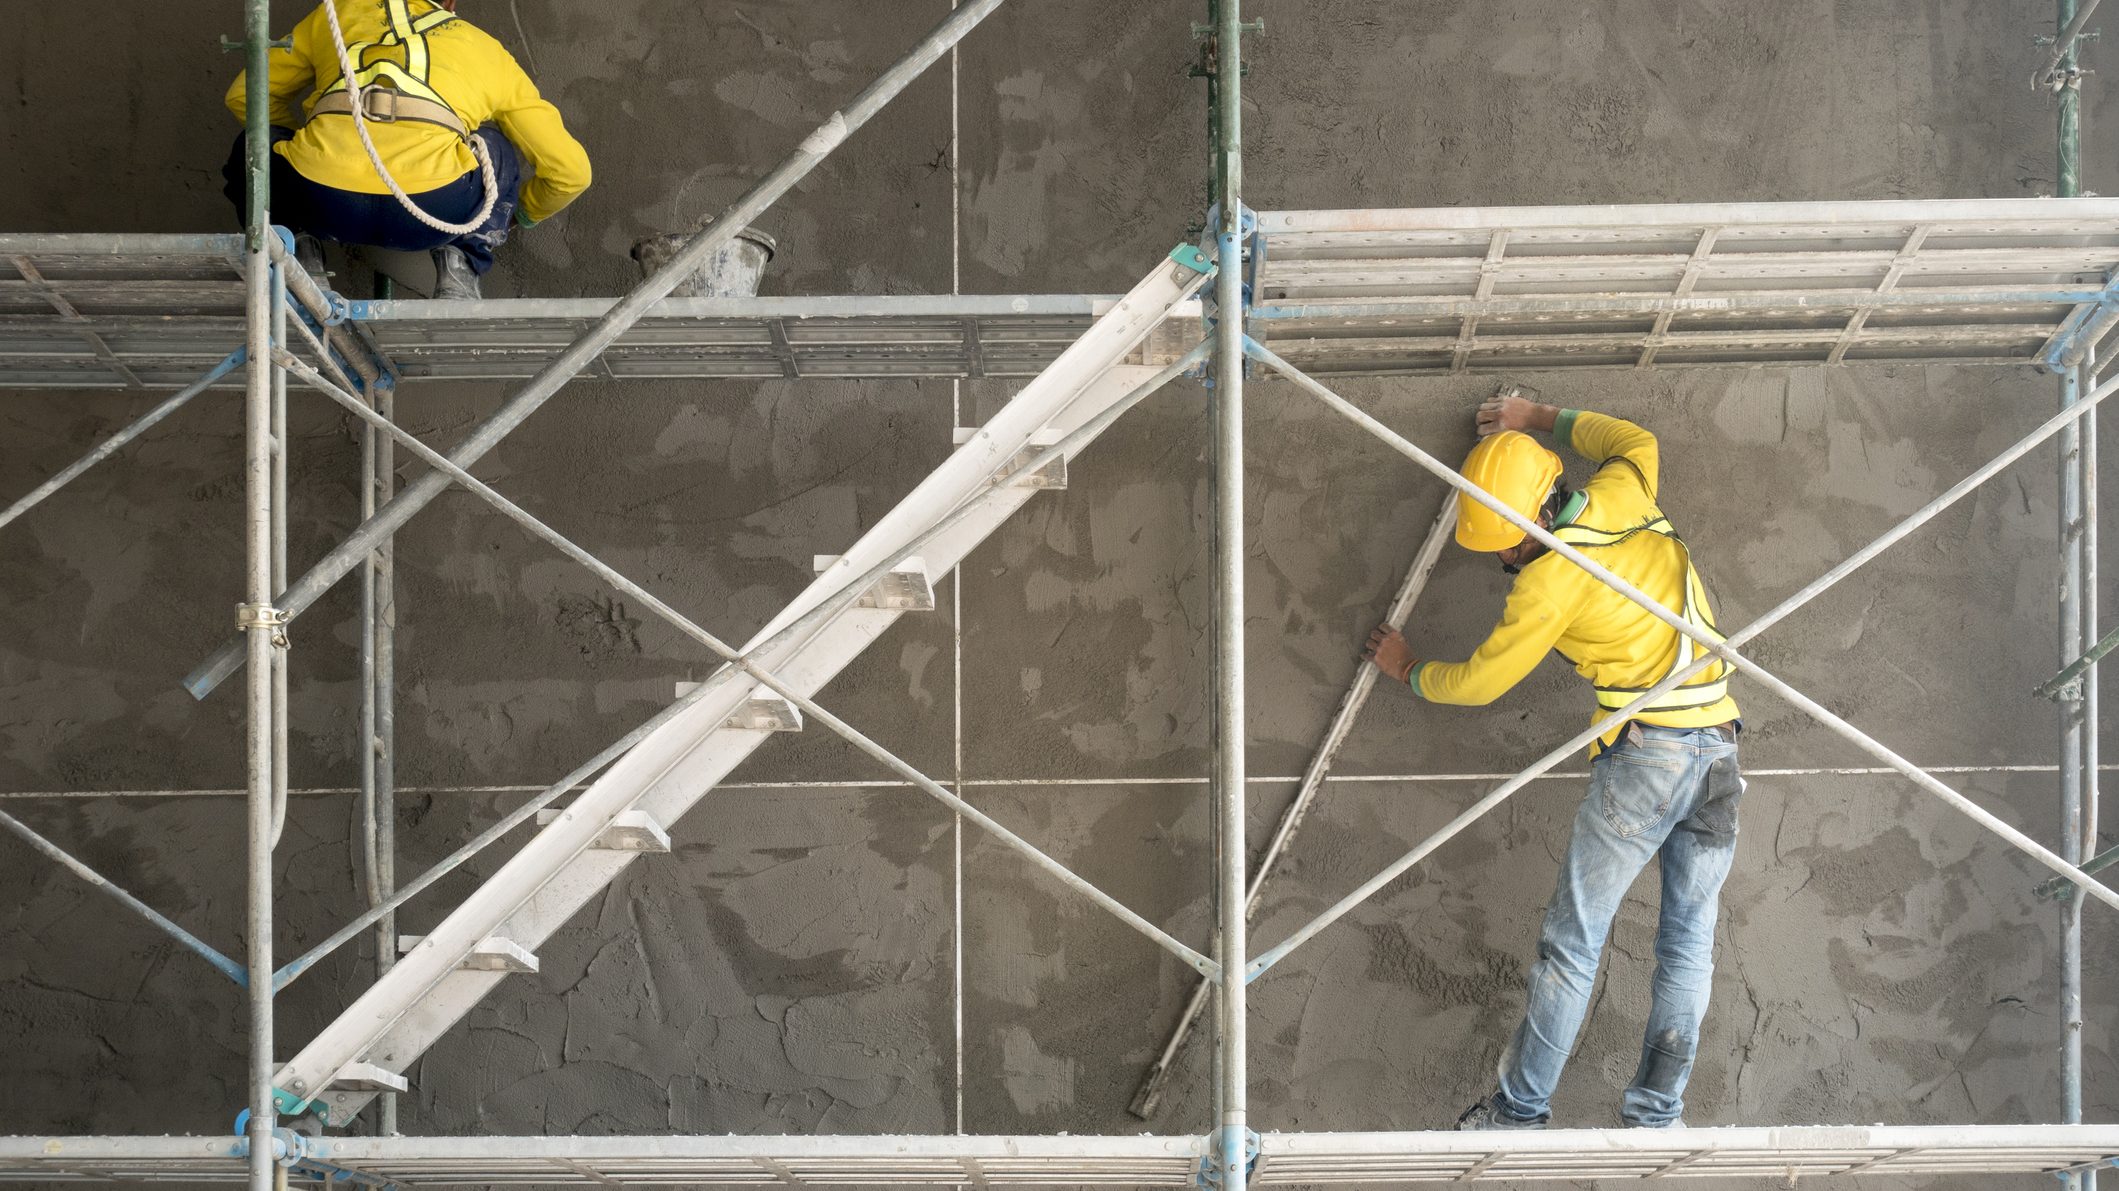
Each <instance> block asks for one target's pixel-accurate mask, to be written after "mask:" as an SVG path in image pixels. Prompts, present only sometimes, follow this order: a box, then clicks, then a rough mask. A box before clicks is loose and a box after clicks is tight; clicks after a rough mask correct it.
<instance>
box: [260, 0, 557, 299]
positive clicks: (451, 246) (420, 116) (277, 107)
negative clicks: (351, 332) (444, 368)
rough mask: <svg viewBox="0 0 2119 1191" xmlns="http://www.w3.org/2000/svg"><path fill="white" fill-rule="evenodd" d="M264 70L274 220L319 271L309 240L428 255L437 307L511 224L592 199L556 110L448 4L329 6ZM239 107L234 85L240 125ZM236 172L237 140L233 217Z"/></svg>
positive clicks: (349, 2)
mask: <svg viewBox="0 0 2119 1191" xmlns="http://www.w3.org/2000/svg"><path fill="white" fill-rule="evenodd" d="M268 60H269V64H270V67H271V79H270V82H269V84H268V89H269V90H270V92H271V95H272V114H271V121H272V141H273V144H272V162H271V166H272V173H271V186H272V189H271V210H272V218H273V221H274V222H275V223H279V224H283V225H285V226H287V227H289V228H291V229H293V230H294V231H295V232H296V233H297V246H298V248H299V249H300V250H301V255H302V256H303V258H304V263H305V264H306V265H308V266H309V267H311V268H312V269H315V268H319V267H320V266H321V262H322V252H321V247H320V246H319V245H318V244H317V243H316V240H317V239H323V240H336V241H339V242H341V243H346V244H366V245H372V246H375V247H379V248H391V249H398V250H400V251H409V252H418V251H430V252H432V254H433V257H434V265H435V274H436V287H435V290H434V295H433V296H435V297H437V298H476V297H478V296H479V289H478V278H479V277H480V276H481V275H483V274H484V273H485V271H486V270H487V269H488V268H490V267H492V264H493V250H494V249H495V248H496V247H498V246H499V245H500V243H501V242H502V241H504V240H506V239H507V237H508V230H509V227H510V225H511V224H515V225H520V226H523V227H529V226H532V225H534V224H536V223H538V222H540V221H542V220H546V219H550V218H551V217H552V216H553V215H556V214H558V213H559V212H560V210H562V209H563V208H565V206H566V205H567V204H568V203H570V202H572V201H574V198H575V196H577V195H579V194H580V193H581V192H582V191H584V190H586V189H588V185H589V155H588V153H587V151H585V150H584V149H583V148H582V147H581V143H580V142H578V141H576V140H575V139H574V138H573V137H572V136H571V135H569V134H568V132H567V129H566V124H565V122H564V121H562V120H561V119H560V117H559V109H557V108H555V107H553V106H552V105H551V104H550V103H549V102H547V101H546V100H545V99H544V98H543V97H542V96H541V95H539V94H538V92H537V86H536V84H534V83H532V82H531V81H530V78H529V76H528V75H526V74H524V73H523V70H522V67H520V66H518V65H516V64H515V59H514V58H513V57H511V56H510V55H509V54H508V51H507V50H506V49H504V48H502V46H501V44H500V43H499V42H498V41H495V40H494V39H493V38H492V36H490V35H489V34H487V33H485V32H484V31H483V30H480V29H479V28H477V27H476V26H474V25H472V24H471V23H470V22H469V21H467V20H464V19H463V18H462V17H459V16H457V15H456V0H325V3H324V4H323V5H319V6H318V7H317V8H316V9H315V10H314V11H313V12H311V13H310V14H309V15H308V16H307V17H305V18H303V19H302V21H301V23H300V24H298V25H296V26H295V27H294V34H293V36H292V37H291V38H290V39H289V41H288V44H287V45H285V46H277V45H276V46H274V47H273V48H272V49H271V50H270V52H269V55H268ZM341 62H347V63H350V64H351V65H352V67H353V71H352V77H351V80H350V85H349V80H348V78H347V72H346V71H345V70H343V69H342V67H341ZM305 92H309V93H310V94H309V97H308V99H307V101H306V102H302V96H303V94H304V93H305ZM244 99H245V80H244V78H243V77H242V76H237V78H236V80H235V83H234V85H233V86H231V87H229V88H228V97H227V102H228V110H230V111H232V112H234V113H235V116H236V119H238V120H240V119H242V118H243V116H244V110H245V102H244ZM297 126H299V127H297ZM363 133H365V134H366V137H365V142H364V138H363ZM371 145H372V147H373V154H372V156H371V153H370V146H371ZM488 165H490V167H491V170H490V175H489V173H488V169H487V167H488ZM243 166H244V161H243V140H242V138H241V137H240V136H239V137H237V138H236V144H235V149H234V151H233V152H232V153H231V154H230V156H229V159H228V165H227V167H226V169H225V170H224V171H223V172H224V175H225V177H226V179H227V183H228V185H227V192H228V197H229V198H230V200H232V201H233V202H234V203H235V204H236V209H237V210H238V211H239V212H240V211H243V210H245V209H246V203H247V197H246V192H247V189H248V185H247V183H248V176H247V174H246V172H245V170H244V168H243ZM526 167H527V172H528V174H529V176H528V177H527V179H526V178H525V177H524V174H525V171H526ZM393 184H394V185H395V187H396V190H397V191H399V192H401V193H397V194H393V193H392V192H391V188H392V185H393ZM415 209H416V212H417V213H415ZM422 214H423V215H424V216H425V218H422V217H421V216H422Z"/></svg>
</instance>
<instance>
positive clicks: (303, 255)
mask: <svg viewBox="0 0 2119 1191" xmlns="http://www.w3.org/2000/svg"><path fill="white" fill-rule="evenodd" d="M294 263H295V264H297V265H300V266H301V267H302V272H304V273H307V274H309V276H310V277H311V278H312V279H313V280H315V281H316V282H317V284H319V285H321V284H323V282H324V279H325V278H326V277H327V276H328V274H327V273H326V272H325V271H324V242H323V241H322V240H319V239H317V238H316V237H315V236H312V235H310V234H309V233H308V232H296V233H295V234H294Z"/></svg>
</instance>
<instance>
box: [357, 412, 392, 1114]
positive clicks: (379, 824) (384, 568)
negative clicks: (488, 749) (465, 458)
mask: <svg viewBox="0 0 2119 1191" xmlns="http://www.w3.org/2000/svg"><path fill="white" fill-rule="evenodd" d="M363 388H364V392H363V394H362V395H363V396H365V397H366V398H367V399H368V404H369V405H370V406H371V407H373V408H374V409H375V411H376V412H377V413H380V414H382V415H383V416H384V417H386V418H390V419H392V420H395V418H396V415H397V390H396V389H395V388H394V387H393V386H391V385H390V384H389V383H387V382H386V381H385V382H383V383H378V382H376V381H369V382H368V383H367V384H366V385H364V386H363ZM360 474H361V480H360V487H361V520H362V521H363V522H365V521H366V520H367V519H368V518H370V517H372V516H374V515H375V510H376V508H377V507H379V506H380V505H383V504H386V503H388V502H389V500H390V497H391V496H392V495H394V494H395V492H394V489H395V483H394V478H393V477H395V475H396V474H397V444H396V442H395V441H394V440H392V439H391V438H390V437H389V436H388V435H386V434H383V433H382V432H381V431H378V430H377V429H376V428H375V427H373V426H363V427H362V428H361V473H360ZM396 549H397V537H396V535H395V534H392V535H389V536H387V537H385V538H383V539H382V541H381V543H380V544H378V545H377V546H376V548H375V549H374V551H372V552H371V553H370V554H369V555H368V557H367V560H366V561H365V562H364V563H363V564H362V568H361V633H360V653H361V666H360V669H361V743H360V748H361V753H360V757H361V768H360V775H361V808H360V809H361V816H360V817H361V871H362V873H363V874H364V875H365V877H366V884H367V895H368V905H369V906H370V907H371V908H372V907H375V906H379V905H381V904H383V903H384V902H385V901H388V900H389V899H390V895H391V894H393V893H395V892H396V891H397V830H396V827H397V792H396V791H397V787H396V782H397V774H396V763H397V715H396V705H395V703H394V702H393V700H392V695H393V692H394V691H395V689H396V681H397V676H396V648H397V581H396V563H397V559H396ZM396 962H397V915H396V914H394V913H393V914H385V915H384V916H383V917H382V918H381V919H380V920H379V921H377V922H376V924H375V978H376V979H377V980H380V979H382V978H383V975H384V974H385V973H387V972H388V971H389V970H390V965H392V964H394V963H396ZM376 1105H377V1108H376V1112H377V1114H378V1120H377V1131H378V1132H379V1133H380V1134H381V1135H382V1136H384V1137H390V1136H394V1135H395V1134H396V1133H397V1132H398V1128H397V1093H395V1092H385V1093H383V1094H382V1095H381V1096H380V1097H378V1098H377V1100H376Z"/></svg>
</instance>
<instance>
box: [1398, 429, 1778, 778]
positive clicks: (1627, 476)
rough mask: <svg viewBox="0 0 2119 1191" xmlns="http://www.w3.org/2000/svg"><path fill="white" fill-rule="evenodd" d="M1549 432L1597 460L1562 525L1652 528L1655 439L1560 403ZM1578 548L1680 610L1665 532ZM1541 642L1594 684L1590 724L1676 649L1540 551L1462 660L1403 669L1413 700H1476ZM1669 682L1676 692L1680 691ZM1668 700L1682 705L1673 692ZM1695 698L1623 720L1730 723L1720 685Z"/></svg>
mask: <svg viewBox="0 0 2119 1191" xmlns="http://www.w3.org/2000/svg"><path fill="white" fill-rule="evenodd" d="M1553 437H1554V438H1555V439H1556V440H1558V441H1560V442H1562V443H1565V444H1567V445H1568V446H1569V447H1570V448H1572V449H1573V450H1574V452H1575V453H1576V454H1578V455H1580V456H1582V457H1583V458H1585V459H1588V460H1592V461H1594V462H1595V463H1597V465H1598V466H1597V471H1596V474H1595V475H1594V476H1592V477H1591V478H1590V481H1589V483H1588V484H1587V485H1585V486H1584V487H1583V493H1584V494H1585V495H1586V496H1588V498H1589V502H1588V504H1586V505H1585V506H1583V508H1582V511H1581V512H1580V513H1578V514H1576V515H1575V517H1574V519H1573V520H1571V521H1569V522H1568V526H1569V527H1574V528H1577V529H1580V530H1602V531H1616V533H1624V532H1625V531H1626V530H1629V529H1633V528H1635V527H1638V526H1644V525H1650V524H1655V523H1661V519H1662V516H1663V513H1662V510H1661V509H1659V508H1657V507H1656V488H1657V484H1658V482H1659V480H1658V458H1657V450H1656V441H1655V435H1653V434H1650V433H1649V432H1648V431H1646V430H1643V429H1642V428H1640V427H1639V426H1636V425H1634V424H1633V423H1631V422H1628V421H1625V420H1624V419H1621V418H1614V417H1610V416H1608V415H1605V414H1598V413H1589V412H1586V411H1582V410H1572V409H1570V410H1562V411H1561V412H1560V416H1559V418H1558V419H1557V420H1556V421H1555V422H1554V424H1553ZM1664 524H1667V523H1664ZM1583 553H1585V554H1587V555H1588V556H1589V557H1590V558H1592V559H1594V560H1596V561H1597V562H1599V563H1601V564H1603V565H1604V566H1605V567H1607V568H1609V569H1610V570H1611V571H1612V573H1614V574H1616V575H1618V576H1619V577H1620V578H1622V579H1625V580H1626V581H1627V582H1629V583H1632V584H1633V585H1634V586H1635V587H1638V588H1640V589H1641V590H1642V591H1643V592H1645V593H1646V594H1647V595H1649V596H1651V597H1653V598H1654V599H1655V600H1656V601H1657V602H1658V603H1660V604H1662V605H1663V606H1664V607H1665V608H1668V609H1670V610H1671V611H1672V612H1682V611H1683V609H1684V608H1685V598H1686V594H1687V585H1688V581H1687V575H1688V573H1689V572H1690V569H1691V568H1690V563H1689V559H1688V556H1687V554H1686V551H1685V548H1684V546H1682V545H1681V544H1680V543H1678V542H1677V541H1675V540H1673V539H1672V538H1670V537H1666V536H1664V535H1663V534H1661V533H1656V532H1637V533H1634V534H1632V535H1631V536H1627V537H1625V538H1624V539H1623V540H1620V541H1618V542H1617V543H1616V544H1614V545H1609V546H1600V547H1596V548H1592V549H1584V551H1583ZM1694 593H1695V596H1696V599H1695V603H1696V604H1697V605H1699V607H1698V611H1699V614H1700V615H1702V616H1704V617H1706V618H1707V620H1708V623H1709V624H1711V623H1712V617H1713V611H1712V610H1711V609H1709V608H1707V607H1706V606H1705V592H1704V590H1703V589H1698V588H1695V589H1694ZM1549 649H1556V650H1558V651H1559V653H1560V655H1561V656H1562V657H1565V658H1566V659H1567V660H1568V661H1570V662H1572V663H1574V667H1575V670H1576V671H1577V672H1578V673H1580V674H1581V675H1582V677H1584V678H1587V679H1588V680H1589V681H1590V684H1591V685H1592V686H1594V687H1595V688H1597V691H1598V693H1599V696H1600V705H1599V706H1598V708H1597V710H1596V713H1595V714H1594V715H1593V716H1592V717H1591V722H1592V723H1597V722H1601V721H1603V720H1604V719H1605V717H1606V716H1607V715H1608V714H1609V711H1608V710H1607V709H1606V708H1605V707H1604V706H1603V705H1602V703H1603V702H1604V701H1607V700H1617V699H1618V698H1619V697H1618V696H1616V695H1614V694H1613V692H1621V691H1625V690H1628V689H1632V690H1641V689H1645V688H1647V687H1650V686H1653V685H1655V684H1656V683H1657V682H1659V681H1661V680H1662V679H1663V678H1665V677H1667V676H1668V675H1669V674H1670V671H1671V667H1672V665H1673V663H1676V662H1677V661H1678V658H1679V655H1680V652H1681V650H1680V636H1679V633H1678V631H1677V630H1676V629H1673V628H1671V627H1670V626H1669V625H1667V624H1664V623H1663V622H1662V621H1660V620H1657V619H1656V618H1655V617H1653V616H1651V615H1650V614H1649V613H1648V612H1647V610H1645V609H1643V608H1642V607H1641V606H1640V605H1638V604H1636V603H1634V602H1633V601H1632V600H1629V599H1627V598H1626V597H1625V596H1623V595H1620V594H1619V593H1618V592H1616V591H1613V590H1612V589H1611V588H1609V587H1606V586H1605V585H1604V584H1603V583H1602V582H1600V581H1598V580H1597V579H1596V578H1595V577H1594V576H1592V575H1590V573H1589V572H1588V571H1585V570H1583V569H1582V568H1581V567H1578V566H1576V565H1575V564H1574V563H1572V562H1569V561H1568V560H1567V559H1566V558H1563V557H1561V556H1560V555H1558V554H1555V553H1552V552H1549V551H1548V552H1547V553H1545V554H1542V555H1540V556H1539V557H1537V558H1536V559H1533V560H1532V561H1531V563H1530V564H1529V565H1528V566H1526V567H1524V568H1523V573H1522V574H1520V575H1518V576H1516V582H1515V586H1514V587H1513V588H1511V589H1510V591H1509V593H1508V603H1507V606H1506V607H1505V608H1504V609H1503V611H1502V613H1501V623H1500V624H1498V625H1496V626H1495V627H1494V631H1493V633H1492V634H1491V635H1489V636H1488V637H1487V638H1486V641H1485V643H1484V644H1482V645H1480V646H1479V648H1478V649H1477V650H1476V651H1475V652H1474V653H1473V654H1472V656H1471V659H1470V660H1469V661H1463V662H1422V663H1420V664H1419V665H1418V666H1415V667H1414V668H1413V672H1412V674H1411V676H1410V677H1409V682H1410V683H1411V685H1412V688H1413V690H1414V691H1416V692H1418V693H1419V695H1420V697H1421V698H1423V699H1428V700H1431V701H1433V702H1436V703H1454V704H1459V705H1463V706H1483V705H1485V704H1488V703H1491V702H1493V701H1494V700H1495V699H1497V698H1499V697H1500V696H1501V695H1502V694H1503V693H1505V692H1506V691H1508V689H1509V688H1511V687H1513V686H1515V685H1516V684H1517V683H1518V682H1521V681H1522V680H1523V678H1524V676H1525V675H1527V674H1529V673H1530V672H1531V670H1532V669H1533V668H1534V667H1536V666H1537V664H1538V662H1539V660H1540V659H1541V658H1543V657H1544V656H1545V651H1546V650H1549ZM1727 677H1728V674H1727V666H1726V664H1725V663H1722V662H1719V661H1718V662H1716V663H1714V665H1712V666H1709V667H1708V668H1707V669H1706V671H1704V672H1703V673H1702V674H1701V675H1700V677H1699V678H1698V679H1696V680H1693V683H1715V682H1723V683H1725V682H1726V679H1727ZM1693 683H1688V684H1687V686H1688V687H1690V686H1692V685H1693ZM1678 689H1679V691H1681V692H1682V691H1684V690H1686V689H1687V687H1680V688H1678ZM1671 702H1675V703H1682V702H1685V700H1684V699H1683V698H1682V696H1680V697H1679V698H1676V699H1672V700H1671ZM1697 702H1698V705H1696V706H1691V707H1684V708H1679V709H1671V710H1655V711H1645V712H1640V713H1638V714H1636V715H1634V716H1632V717H1629V718H1632V719H1637V720H1639V721H1640V722H1642V723H1644V724H1658V725H1661V726H1664V727H1669V728H1701V727H1708V726H1711V725H1714V724H1721V723H1727V722H1728V721H1730V720H1733V719H1735V718H1737V715H1738V711H1737V706H1736V700H1734V699H1732V698H1730V697H1729V695H1728V693H1727V691H1726V689H1725V688H1713V687H1710V688H1708V689H1707V691H1706V695H1705V696H1703V698H1702V699H1701V700H1699V701H1697ZM1624 726H1625V721H1623V720H1622V721H1615V722H1613V723H1612V724H1611V727H1610V730H1609V731H1607V732H1605V733H1604V735H1603V736H1602V737H1601V743H1603V744H1607V745H1608V744H1610V743H1611V742H1612V741H1613V740H1614V739H1616V738H1617V737H1618V734H1619V731H1620V729H1621V728H1623V727H1624ZM1591 751H1592V753H1594V752H1595V751H1596V750H1595V749H1592V750H1591Z"/></svg>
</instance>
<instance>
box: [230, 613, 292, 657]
mask: <svg viewBox="0 0 2119 1191" xmlns="http://www.w3.org/2000/svg"><path fill="white" fill-rule="evenodd" d="M291 619H292V618H291V617H289V616H288V615H287V613H286V610H285V609H282V608H275V607H273V606H272V605H271V604H237V605H236V606H235V627H236V630H237V631H238V632H244V633H247V632H249V631H250V630H252V629H271V630H272V647H273V648H274V649H285V648H287V622H288V621H289V620H291Z"/></svg>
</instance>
